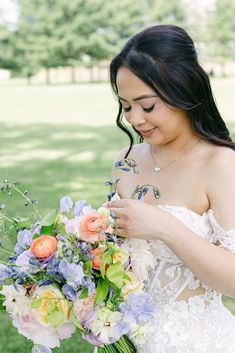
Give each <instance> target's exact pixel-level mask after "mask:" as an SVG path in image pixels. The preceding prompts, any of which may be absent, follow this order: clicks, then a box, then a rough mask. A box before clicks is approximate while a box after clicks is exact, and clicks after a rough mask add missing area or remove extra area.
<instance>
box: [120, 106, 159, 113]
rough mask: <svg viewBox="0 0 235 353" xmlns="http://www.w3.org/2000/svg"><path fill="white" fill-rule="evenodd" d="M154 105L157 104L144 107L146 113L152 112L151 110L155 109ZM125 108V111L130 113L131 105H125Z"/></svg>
mask: <svg viewBox="0 0 235 353" xmlns="http://www.w3.org/2000/svg"><path fill="white" fill-rule="evenodd" d="M154 106H155V104H154V105H152V106H151V107H149V108H143V111H144V112H146V113H150V112H151V111H153V108H154ZM123 110H124V112H125V113H128V112H129V111H130V110H131V107H123Z"/></svg>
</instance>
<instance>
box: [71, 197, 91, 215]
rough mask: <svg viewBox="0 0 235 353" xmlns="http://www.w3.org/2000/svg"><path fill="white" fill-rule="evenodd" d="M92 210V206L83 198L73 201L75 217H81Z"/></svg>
mask: <svg viewBox="0 0 235 353" xmlns="http://www.w3.org/2000/svg"><path fill="white" fill-rule="evenodd" d="M93 211H94V210H93V208H92V207H91V206H90V205H88V204H87V203H86V201H85V200H80V201H77V202H75V208H74V215H75V216H76V217H79V219H80V218H81V217H83V216H84V215H85V214H87V213H91V212H93Z"/></svg>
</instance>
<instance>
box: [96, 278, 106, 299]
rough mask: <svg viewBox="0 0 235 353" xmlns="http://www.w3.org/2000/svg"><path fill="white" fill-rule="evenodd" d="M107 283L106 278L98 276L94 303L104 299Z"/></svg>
mask: <svg viewBox="0 0 235 353" xmlns="http://www.w3.org/2000/svg"><path fill="white" fill-rule="evenodd" d="M108 289H109V285H108V283H107V281H106V280H104V279H103V278H100V279H99V281H98V285H97V290H96V297H95V304H96V305H97V304H100V303H101V302H103V301H104V300H105V298H106V297H107V294H108Z"/></svg>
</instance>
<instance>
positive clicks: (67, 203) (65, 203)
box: [60, 196, 73, 212]
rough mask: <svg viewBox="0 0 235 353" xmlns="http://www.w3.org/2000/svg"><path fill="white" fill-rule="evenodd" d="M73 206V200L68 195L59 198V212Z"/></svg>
mask: <svg viewBox="0 0 235 353" xmlns="http://www.w3.org/2000/svg"><path fill="white" fill-rule="evenodd" d="M72 207H73V200H72V199H71V197H69V196H64V197H62V199H61V200H60V212H67V211H69V210H70V209H72Z"/></svg>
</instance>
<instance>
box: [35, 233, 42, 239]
mask: <svg viewBox="0 0 235 353" xmlns="http://www.w3.org/2000/svg"><path fill="white" fill-rule="evenodd" d="M40 235H41V234H34V236H33V239H37V238H39V237H40Z"/></svg>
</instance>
